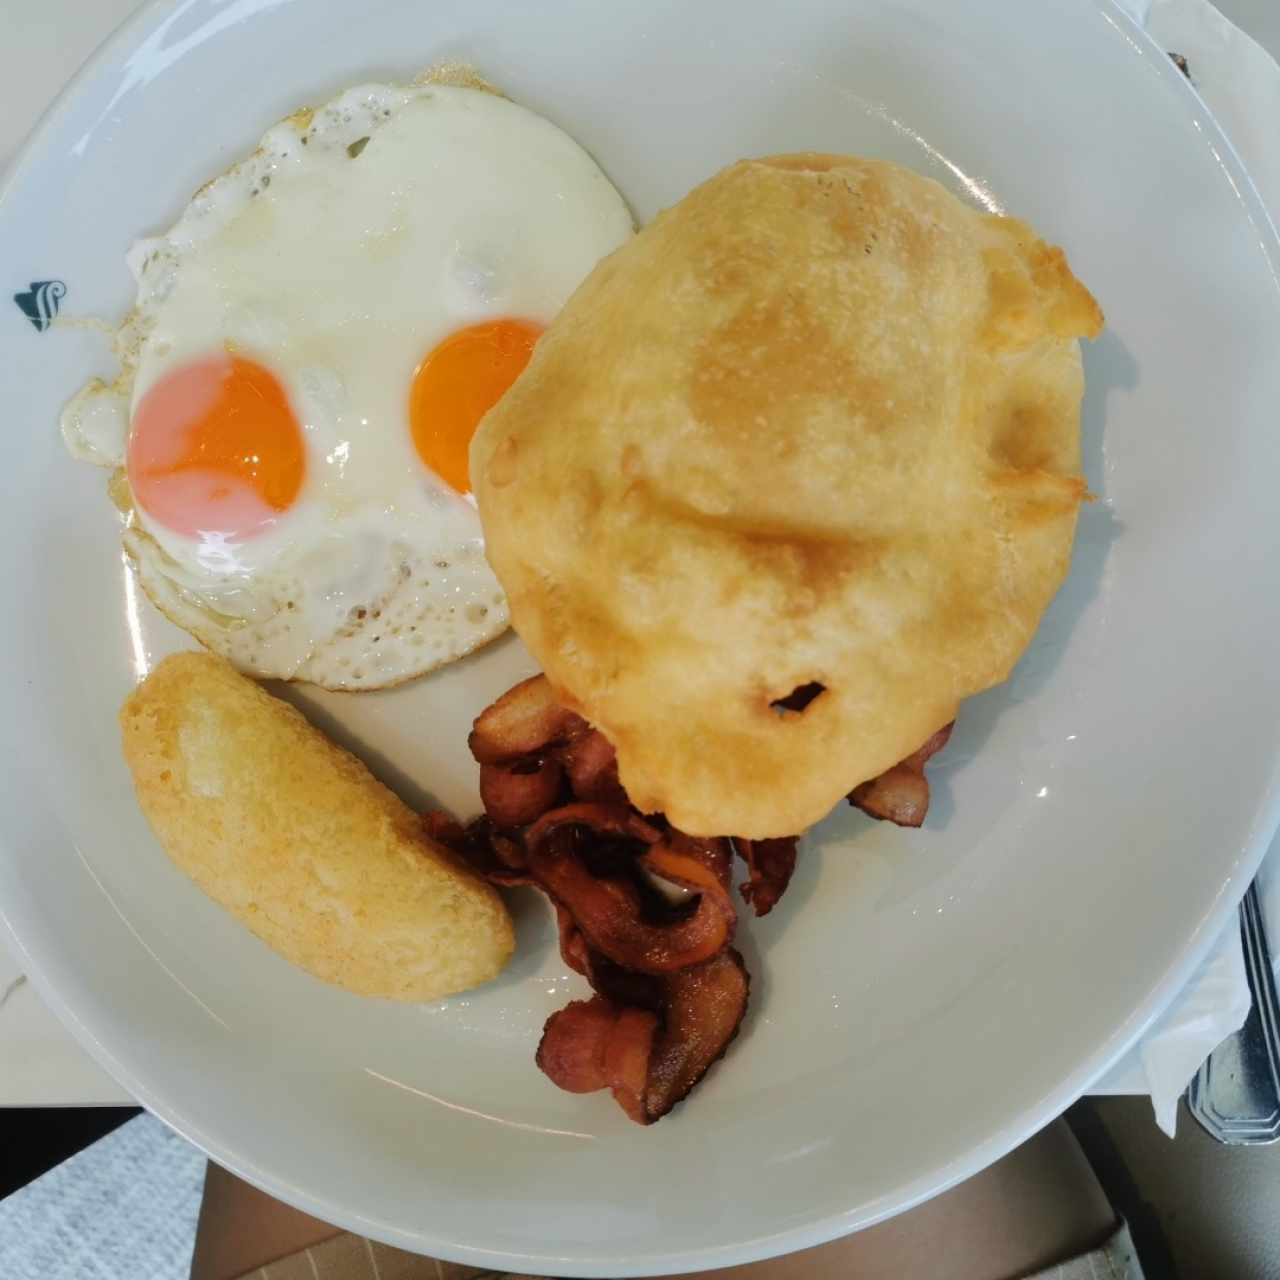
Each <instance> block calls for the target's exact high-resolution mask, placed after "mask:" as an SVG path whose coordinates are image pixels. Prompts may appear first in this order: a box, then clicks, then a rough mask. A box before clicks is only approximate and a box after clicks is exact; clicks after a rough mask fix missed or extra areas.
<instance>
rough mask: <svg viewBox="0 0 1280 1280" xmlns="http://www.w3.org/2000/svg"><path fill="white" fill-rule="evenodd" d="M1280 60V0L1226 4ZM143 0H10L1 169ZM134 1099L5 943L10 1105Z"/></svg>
mask: <svg viewBox="0 0 1280 1280" xmlns="http://www.w3.org/2000/svg"><path fill="white" fill-rule="evenodd" d="M1216 3H1217V6H1218V8H1219V9H1221V10H1222V12H1223V13H1225V14H1226V15H1227V17H1228V18H1230V19H1231V20H1232V21H1233V22H1235V23H1236V24H1237V25H1238V26H1240V27H1242V28H1243V29H1244V30H1245V31H1247V32H1249V33H1250V34H1251V35H1252V36H1254V38H1255V39H1257V40H1258V41H1260V42H1261V43H1262V44H1263V45H1265V46H1266V47H1267V48H1268V49H1270V50H1271V51H1272V52H1273V53H1276V54H1278V55H1280V3H1278V2H1277V0H1216ZM136 7H137V0H41V3H40V4H39V5H33V4H31V2H30V0H0V30H3V31H4V32H5V33H6V39H5V40H4V41H2V42H0V108H2V109H0V171H3V169H4V168H5V166H6V165H7V164H8V162H9V160H10V159H11V158H12V156H13V155H14V153H15V152H16V151H17V149H18V147H19V146H20V145H21V144H22V140H23V139H24V138H25V136H26V134H27V133H28V131H29V130H30V129H31V127H32V125H33V124H34V123H35V121H36V119H37V117H38V116H39V115H40V113H41V112H42V111H43V110H44V108H45V107H46V106H47V105H48V103H49V102H50V101H51V100H52V99H53V97H54V96H55V95H56V94H57V92H58V91H59V89H60V88H61V87H62V85H63V84H65V83H66V81H67V80H68V79H69V78H70V77H71V75H72V74H73V73H74V72H75V71H76V69H77V68H78V67H79V66H80V64H81V63H82V62H83V61H84V60H85V58H87V57H88V56H89V54H90V53H92V51H93V50H94V49H95V48H96V47H97V46H98V44H99V43H100V42H101V41H102V40H103V38H104V37H105V36H106V35H107V34H108V33H109V32H110V31H111V30H112V29H113V28H114V27H115V26H116V25H117V24H118V23H120V22H121V21H122V20H123V19H124V18H125V17H126V16H127V15H128V14H129V13H130V12H131V11H132V10H133V9H134V8H136ZM130 1101H132V1099H131V1098H130V1097H129V1095H128V1094H126V1093H125V1092H124V1091H123V1090H122V1089H121V1088H120V1086H119V1085H117V1084H116V1083H115V1082H114V1081H113V1080H112V1079H111V1078H110V1077H109V1076H108V1075H106V1073H105V1072H103V1071H102V1070H101V1069H100V1068H99V1067H98V1066H97V1065H96V1064H95V1063H94V1062H93V1061H92V1060H91V1059H90V1058H89V1056H88V1054H86V1053H85V1052H84V1050H82V1049H81V1048H80V1047H79V1045H77V1044H76V1042H75V1041H74V1040H73V1039H72V1038H71V1036H70V1035H69V1034H68V1033H67V1032H66V1031H64V1030H63V1028H62V1026H61V1025H60V1024H59V1022H58V1021H57V1019H56V1018H54V1016H53V1015H52V1014H51V1013H50V1012H49V1011H48V1010H47V1009H46V1008H45V1007H44V1005H43V1004H42V1002H41V1001H40V998H39V997H38V996H37V994H36V992H35V990H34V989H33V988H32V986H31V984H30V983H29V982H27V981H26V979H25V978H24V977H23V976H22V970H21V966H20V964H19V963H18V961H17V960H16V959H15V958H14V957H11V956H10V955H9V954H8V953H7V952H6V951H5V949H4V947H3V945H0V1106H27V1107H39V1106H99V1105H104V1104H112V1103H127V1102H130Z"/></svg>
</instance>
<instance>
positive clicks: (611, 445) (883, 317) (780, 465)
mask: <svg viewBox="0 0 1280 1280" xmlns="http://www.w3.org/2000/svg"><path fill="white" fill-rule="evenodd" d="M1101 325H1102V314H1101V312H1100V311H1099V309H1098V306H1097V304H1096V303H1095V302H1094V300H1093V298H1092V297H1091V296H1090V295H1089V293H1088V291H1087V290H1086V289H1085V288H1084V286H1083V285H1081V284H1080V283H1079V281H1077V280H1076V279H1075V277H1074V276H1073V275H1072V274H1071V272H1070V270H1069V269H1068V267H1067V263H1066V259H1065V258H1064V256H1063V254H1062V251H1061V250H1059V249H1055V248H1051V247H1050V246H1048V245H1046V244H1045V243H1044V242H1043V241H1041V240H1040V239H1038V238H1037V236H1036V235H1035V233H1034V232H1033V231H1032V230H1031V229H1030V228H1029V227H1028V226H1027V225H1026V224H1025V223H1023V222H1019V221H1018V220H1016V219H1014V218H998V217H993V216H990V215H987V214H984V213H981V212H979V211H977V210H975V209H973V208H970V207H969V206H967V205H965V204H962V203H961V202H960V201H959V200H957V199H956V198H955V197H954V196H952V195H951V194H950V193H948V192H947V191H946V190H945V189H944V188H942V187H941V186H939V185H938V184H937V183H935V182H933V181H931V180H929V179H927V178H923V177H921V176H920V175H918V174H915V173H912V172H911V171H909V170H907V169H903V168H900V167H898V166H896V165H891V164H885V163H881V162H877V161H871V160H859V159H854V158H850V157H841V156H819V155H800V156H782V157H775V158H773V159H769V160H759V161H743V162H741V163H739V164H736V165H733V166H732V167H730V168H729V169H726V170H725V171H723V172H722V173H720V174H718V175H717V176H715V177H714V178H712V179H711V180H710V181H708V182H706V183H704V184H703V185H702V186H701V187H699V188H697V189H696V190H695V191H693V192H692V193H690V194H689V195H688V196H686V197H685V199H683V200H682V201H681V202H680V203H679V204H678V205H676V206H675V207H674V208H672V209H670V210H668V211H667V212H665V213H663V214H662V215H660V216H659V217H658V218H656V219H655V220H654V222H653V223H652V224H650V225H649V226H648V227H646V228H645V229H644V231H642V232H641V233H640V235H638V236H637V237H636V238H635V239H634V240H632V241H631V242H630V243H628V244H627V245H624V246H623V247H622V248H621V249H619V250H618V251H617V252H616V253H614V254H613V255H612V256H611V257H609V258H607V259H605V261H603V262H602V263H601V264H600V265H599V266H598V267H597V268H596V269H595V271H594V272H593V273H592V274H591V276H589V277H588V279H587V280H586V281H585V282H584V283H583V285H582V286H581V287H580V288H579V290H578V291H577V293H576V294H575V295H574V297H573V298H572V299H571V300H570V302H569V304H568V306H566V307H565V309H564V310H563V312H561V314H560V316H559V318H558V319H557V320H556V321H555V323H554V324H553V325H552V326H551V328H550V329H549V330H548V331H547V333H546V334H545V335H544V336H543V338H542V340H541V341H540V342H539V343H538V346H537V349H536V351H535V354H534V357H533V360H532V362H531V363H530V365H529V368H528V369H527V370H526V372H525V373H524V375H523V376H522V377H521V378H520V379H519V380H518V381H517V383H516V384H515V386H514V387H513V388H512V389H511V391H510V392H509V393H508V394H507V395H506V396H505V397H504V398H503V399H502V401H501V402H500V403H499V404H498V405H497V406H496V407H495V409H494V410H493V411H492V412H491V413H490V414H489V415H488V417H487V418H486V419H485V420H484V422H483V424H482V425H481V428H480V430H479V432H478V433H477V435H476V437H475V440H474V442H473V444H472V451H471V475H472V478H473V483H474V485H475V491H476V496H477V499H478V501H479V505H480V513H481V516H482V518H483V522H484V530H485V536H486V539H487V543H488V554H489V558H490V561H491V562H492V564H493V567H494V569H495V570H496V571H497V574H498V577H499V579H500V580H501V582H502V585H503V587H504V588H505V589H506V592H507V595H508V597H509V599H510V602H511V611H512V618H513V622H514V625H515V628H516V630H517V631H518V632H519V634H520V635H521V637H522V638H523V639H524V640H525V642H526V643H527V644H528V646H529V648H530V649H531V650H532V651H533V653H534V654H535V655H536V657H537V658H538V659H539V661H540V662H541V663H542V665H543V667H544V669H545V670H546V673H547V675H548V676H549V678H550V679H551V681H552V684H553V685H554V686H555V688H556V690H557V693H558V696H560V697H561V699H562V700H563V701H564V703H565V704H566V705H567V706H569V707H571V708H573V709H574V710H576V711H579V712H580V713H581V714H582V715H584V716H585V717H586V718H587V719H589V720H590V721H591V722H592V723H593V724H594V725H596V726H597V727H598V728H600V729H601V730H602V731H603V732H604V734H605V735H606V736H607V737H608V739H609V740H610V741H611V742H612V743H613V744H614V745H615V746H616V748H617V753H618V765H619V770H620V774H621V779H622V782H623V785H624V786H625V787H626V789H627V792H628V794H629V795H630V797H631V799H632V801H633V802H634V803H635V804H636V806H637V807H639V808H640V809H641V810H642V811H646V812H649V811H662V812H664V813H665V814H666V815H667V816H668V817H669V818H670V820H671V822H672V823H673V824H674V825H675V826H677V827H679V828H680V829H681V830H684V831H687V832H690V833H693V834H699V835H711V834H718V833H722V832H726V831H727V832H732V833H734V834H735V835H740V836H747V837H753V838H764V837H770V836H785V835H789V834H791V833H793V832H796V831H801V830H803V829H804V828H806V827H808V826H809V825H810V824H811V823H813V822H816V821H817V820H818V819H820V818H821V817H823V816H824V815H825V814H826V813H827V811H828V810H829V809H830V808H831V807H832V805H833V804H835V802H836V801H837V800H839V799H840V797H841V796H843V795H844V794H846V793H847V792H848V791H849V790H850V788H851V787H853V786H855V785H856V784H857V783H860V782H862V781H864V780H865V779H868V778H873V777H876V776H877V775H878V774H881V773H883V772H884V771H885V770H886V769H888V768H889V767H890V766H891V765H893V764H895V763H896V762H897V761H899V760H902V759H903V758H904V757H906V756H908V755H910V754H911V752H913V751H915V750H916V748H917V747H919V745H920V744H921V743H922V742H924V741H925V740H926V739H928V738H929V736H930V735H931V734H933V733H934V732H935V731H936V730H937V729H939V728H940V727H941V726H942V725H944V724H947V723H949V722H950V721H951V720H952V719H954V718H955V715H956V706H957V703H958V702H959V701H960V699H962V698H964V697H966V696H968V695H969V694H973V693H977V692H978V691H979V690H982V689H985V688H987V687H988V686H990V685H992V684H995V683H997V682H998V681H1000V680H1003V679H1004V678H1005V677H1006V676H1007V675H1008V674H1009V671H1010V669H1011V668H1012V666H1013V664H1014V663H1015V662H1016V661H1017V659H1018V657H1019V655H1020V654H1021V653H1022V652H1023V650H1024V649H1025V648H1026V646H1027V644H1028V642H1029V641H1030V639H1031V636H1032V634H1033V633H1034V631H1035V628H1036V626H1037V624H1038V622H1039V620H1040V616H1041V614H1042V612H1043V611H1044V609H1045V606H1046V605H1047V604H1048V603H1049V600H1050V599H1051V598H1052V596H1053V594H1054V592H1055V591H1056V590H1057V588H1058V586H1059V584H1060V583H1061V582H1062V579H1063V577H1064V576H1065V574H1066V572H1067V567H1068V562H1069V558H1070V554H1071V543H1072V538H1073V535H1074V530H1075V523H1076V513H1077V508H1078V506H1079V504H1080V501H1081V499H1082V498H1083V497H1084V496H1085V482H1084V480H1083V478H1082V477H1081V475H1080V446H1079V420H1080V400H1081V395H1082V391H1083V375H1082V371H1081V360H1080V351H1079V344H1078V342H1077V338H1079V337H1081V336H1089V337H1092V336H1094V335H1096V334H1097V332H1098V331H1099V329H1100V327H1101ZM806 686H808V688H806ZM814 686H820V691H819V692H817V696H811V695H812V694H813V693H814ZM793 692H795V693H797V694H798V695H800V696H797V697H796V698H794V699H790V695H792V694H793ZM806 697H807V698H808V701H807V704H806V705H803V707H802V709H792V708H791V707H789V706H785V705H784V706H778V705H775V704H777V703H779V702H781V701H782V700H784V699H790V700H791V701H792V702H794V703H795V704H796V705H797V706H799V704H804V703H806Z"/></svg>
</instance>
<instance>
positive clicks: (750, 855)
mask: <svg viewBox="0 0 1280 1280" xmlns="http://www.w3.org/2000/svg"><path fill="white" fill-rule="evenodd" d="M799 839H800V837H799V836H782V837H781V838H779V839H775V840H742V839H737V838H735V840H734V842H733V847H734V848H735V849H736V850H737V851H738V854H739V856H740V857H741V858H742V860H743V861H744V862H745V863H746V864H747V871H748V875H747V879H746V880H745V881H744V882H743V885H742V887H741V889H740V890H739V892H740V893H741V894H742V896H743V897H744V898H745V899H746V900H747V901H748V902H749V903H750V904H751V908H752V910H753V911H754V912H755V913H756V915H757V916H767V915H768V914H769V912H770V911H772V910H773V908H774V907H775V906H776V905H777V902H778V899H779V898H780V897H782V895H783V894H784V893H785V892H786V889H787V885H789V884H790V883H791V874H792V872H793V871H795V869H796V844H797V842H798V841H799Z"/></svg>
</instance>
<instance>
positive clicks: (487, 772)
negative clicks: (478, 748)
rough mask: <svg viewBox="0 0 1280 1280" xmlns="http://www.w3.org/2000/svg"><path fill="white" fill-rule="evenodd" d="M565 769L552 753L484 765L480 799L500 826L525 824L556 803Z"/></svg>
mask: <svg viewBox="0 0 1280 1280" xmlns="http://www.w3.org/2000/svg"><path fill="white" fill-rule="evenodd" d="M563 780H564V772H563V770H562V769H561V768H560V762H559V761H558V760H554V759H552V758H550V757H547V758H545V759H538V758H536V757H534V758H533V759H531V760H528V761H516V762H515V763H514V764H482V765H481V766H480V802H481V804H483V805H484V811H485V813H487V814H488V815H489V817H490V818H492V819H493V820H494V822H496V823H497V824H498V826H500V827H523V826H525V825H526V824H527V823H530V822H536V821H537V820H538V819H539V818H540V817H541V816H542V815H543V814H544V813H546V811H547V810H548V809H551V808H553V807H554V806H555V803H556V800H557V799H558V798H559V795H560V785H561V783H562V782H563Z"/></svg>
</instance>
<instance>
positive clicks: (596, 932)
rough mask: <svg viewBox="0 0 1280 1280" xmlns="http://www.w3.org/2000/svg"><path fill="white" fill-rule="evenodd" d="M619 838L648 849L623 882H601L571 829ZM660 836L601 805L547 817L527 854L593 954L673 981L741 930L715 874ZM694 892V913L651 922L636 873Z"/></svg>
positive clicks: (612, 877) (624, 871)
mask: <svg viewBox="0 0 1280 1280" xmlns="http://www.w3.org/2000/svg"><path fill="white" fill-rule="evenodd" d="M575 827H577V828H581V827H586V828H588V829H589V830H590V831H591V832H592V833H593V834H594V835H600V834H604V835H606V836H622V837H627V838H630V839H632V840H636V841H639V842H641V843H647V844H648V848H647V849H645V850H644V852H642V853H638V854H637V855H636V856H635V857H634V858H633V859H632V860H631V863H630V865H627V864H626V863H625V862H624V865H623V866H622V868H621V870H620V874H596V873H593V870H592V869H591V868H590V867H588V865H587V863H586V861H585V860H584V858H583V856H582V854H581V853H580V852H579V851H578V849H577V848H576V847H575V845H574V843H573V842H571V841H569V840H561V839H555V838H554V837H555V835H556V834H557V833H560V832H564V831H566V829H567V828H575ZM658 835H659V833H658V831H657V830H656V829H655V828H654V827H652V826H651V825H650V824H649V823H647V822H645V821H644V819H643V818H641V817H640V816H639V815H638V814H635V813H632V812H629V811H628V810H625V809H617V808H609V807H608V806H604V805H566V806H565V807H564V808H563V809H555V810H552V812H551V813H548V814H544V815H543V816H542V818H540V819H539V820H538V821H537V822H536V823H534V825H533V826H532V827H531V828H530V829H529V831H528V833H527V835H526V837H525V850H526V854H527V857H528V860H529V871H530V873H531V874H532V875H533V877H534V879H536V880H537V882H538V883H539V884H540V885H541V886H542V887H543V888H545V889H546V891H547V892H548V893H549V894H550V895H551V897H552V898H554V899H555V901H556V902H558V903H560V904H561V905H562V906H563V907H564V908H565V909H566V910H567V911H568V912H569V914H570V915H571V916H572V917H573V920H574V923H575V924H576V925H577V927H578V929H579V930H580V931H581V932H582V934H583V936H584V937H585V938H586V940H587V942H588V943H589V944H590V946H591V947H592V949H593V950H596V951H599V952H600V953H601V954H602V955H604V956H606V957H607V958H608V959H610V960H612V961H613V962H614V963H615V964H618V965H621V966H622V967H623V968H625V969H632V970H635V971H636V972H638V973H671V972H672V971H674V970H676V969H684V968H687V967H688V966H690V965H694V964H699V963H700V962H701V961H703V960H707V959H709V958H710V957H711V956H713V955H715V954H716V953H717V952H718V951H720V950H721V949H722V948H724V947H725V946H727V945H728V943H729V940H730V938H731V937H732V936H733V928H734V925H735V924H736V922H737V919H736V913H735V912H734V909H733V902H732V900H731V899H730V898H729V895H728V891H727V890H726V889H725V887H724V885H723V884H722V883H721V880H720V878H719V877H718V876H717V875H716V873H715V872H714V871H713V870H711V869H710V868H708V867H707V866H706V865H704V864H703V863H701V862H699V861H698V859H697V858H696V857H693V856H691V855H690V854H688V853H680V852H678V851H677V850H676V848H675V847H674V846H671V845H666V844H662V843H660V842H659V840H658ZM639 866H642V867H644V868H645V869H647V870H649V871H651V872H653V873H654V874H655V875H659V876H662V877H663V878H665V879H668V880H671V881H672V882H674V883H676V884H679V885H681V886H683V887H685V888H689V889H693V890H695V891H697V893H698V898H697V900H696V902H695V905H694V906H693V909H692V910H691V911H689V912H688V913H686V914H684V915H683V916H678V917H676V918H675V919H672V920H660V921H656V922H655V921H654V920H653V919H652V918H651V917H652V915H653V912H652V910H650V909H648V905H647V903H646V900H645V894H644V887H643V885H642V884H641V883H640V882H639V881H638V880H637V878H636V876H635V870H636V868H637V867H639Z"/></svg>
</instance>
